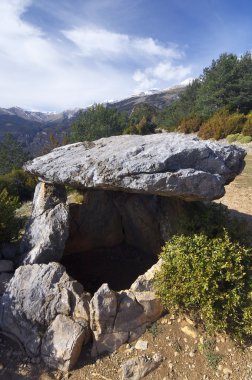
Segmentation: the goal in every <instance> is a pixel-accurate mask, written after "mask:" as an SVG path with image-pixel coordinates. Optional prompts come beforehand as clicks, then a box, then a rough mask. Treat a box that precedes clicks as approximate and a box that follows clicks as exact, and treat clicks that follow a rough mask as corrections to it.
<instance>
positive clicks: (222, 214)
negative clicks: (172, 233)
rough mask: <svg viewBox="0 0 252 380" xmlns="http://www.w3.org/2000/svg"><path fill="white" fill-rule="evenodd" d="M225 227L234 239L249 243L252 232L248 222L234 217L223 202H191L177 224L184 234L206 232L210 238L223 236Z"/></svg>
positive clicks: (178, 229)
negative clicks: (251, 232)
mask: <svg viewBox="0 0 252 380" xmlns="http://www.w3.org/2000/svg"><path fill="white" fill-rule="evenodd" d="M223 228H225V229H226V230H227V232H228V234H229V236H230V238H231V239H232V240H233V241H238V242H239V243H241V244H244V245H248V244H249V243H250V235H251V234H250V233H249V229H248V225H247V222H245V221H242V220H238V219H236V218H233V217H232V216H231V215H230V213H229V211H228V208H227V206H225V205H223V204H221V203H214V202H209V203H202V202H189V203H186V204H185V209H184V214H183V216H181V218H180V225H179V226H177V233H178V232H179V233H181V234H183V235H192V234H204V235H206V236H208V237H209V238H215V237H220V236H222V231H223Z"/></svg>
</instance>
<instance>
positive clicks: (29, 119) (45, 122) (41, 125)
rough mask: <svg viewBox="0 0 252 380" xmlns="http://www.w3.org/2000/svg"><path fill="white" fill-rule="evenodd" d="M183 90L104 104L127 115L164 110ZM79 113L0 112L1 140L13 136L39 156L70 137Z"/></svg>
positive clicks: (167, 90)
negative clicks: (140, 107)
mask: <svg viewBox="0 0 252 380" xmlns="http://www.w3.org/2000/svg"><path fill="white" fill-rule="evenodd" d="M184 88H185V87H183V86H176V87H173V88H170V89H166V90H162V91H157V90H151V91H148V92H147V93H141V94H138V95H133V96H131V97H129V98H126V99H123V100H119V101H113V102H105V103H104V105H105V106H106V107H110V108H114V109H117V110H118V111H120V112H127V113H128V114H130V112H131V111H132V110H133V108H134V107H135V106H136V105H137V104H140V103H147V104H150V105H152V106H155V107H157V108H159V109H162V108H164V107H167V106H169V105H170V104H171V103H172V102H173V101H174V100H176V99H177V98H178V97H179V95H180V94H181V93H182V92H183V90H184ZM80 110H83V111H85V109H80V108H76V109H73V110H65V111H63V112H59V113H56V112H34V111H26V110H24V109H22V108H20V107H11V108H0V140H1V139H2V138H3V136H4V135H5V134H6V133H11V134H12V135H14V136H15V137H16V138H17V139H18V140H19V141H20V142H21V143H22V144H23V146H24V147H25V148H26V149H27V150H28V151H29V152H30V153H31V154H32V155H33V154H37V153H39V150H40V149H41V147H42V146H44V145H46V143H48V141H49V136H50V135H51V134H53V135H54V136H55V137H56V138H62V137H63V136H64V135H65V134H67V133H68V131H69V128H70V126H71V124H72V123H73V122H74V120H75V119H76V118H77V117H78V114H79V112H80Z"/></svg>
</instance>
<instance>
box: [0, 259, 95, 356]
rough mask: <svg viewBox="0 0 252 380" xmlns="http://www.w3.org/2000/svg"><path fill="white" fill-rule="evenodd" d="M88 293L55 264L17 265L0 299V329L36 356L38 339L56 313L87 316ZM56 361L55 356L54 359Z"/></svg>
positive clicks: (73, 317) (39, 339) (38, 347)
mask: <svg viewBox="0 0 252 380" xmlns="http://www.w3.org/2000/svg"><path fill="white" fill-rule="evenodd" d="M89 300H90V296H89V294H87V293H84V291H83V287H82V285H81V284H79V283H78V282H77V281H73V280H71V279H70V278H69V276H68V275H67V273H66V272H65V268H64V267H63V266H62V265H60V264H57V263H50V264H47V265H46V264H40V265H38V264H34V265H25V266H21V267H19V268H18V269H17V270H16V271H15V275H14V277H13V278H12V280H11V281H10V282H9V284H8V286H7V288H6V291H5V293H4V294H3V296H2V299H1V302H0V328H2V329H3V330H5V331H7V332H10V333H12V334H13V335H15V336H16V337H17V338H18V339H19V340H20V342H21V343H22V344H23V345H24V347H25V349H26V351H27V353H28V355H30V356H38V355H40V346H41V339H42V337H43V334H44V333H45V332H46V330H47V329H48V327H49V326H50V325H51V323H52V322H53V321H54V320H55V318H56V317H57V315H59V314H60V315H65V316H67V317H71V318H72V319H76V322H81V321H84V322H85V321H87V320H88V318H89V306H88V303H89ZM55 360H56V359H55Z"/></svg>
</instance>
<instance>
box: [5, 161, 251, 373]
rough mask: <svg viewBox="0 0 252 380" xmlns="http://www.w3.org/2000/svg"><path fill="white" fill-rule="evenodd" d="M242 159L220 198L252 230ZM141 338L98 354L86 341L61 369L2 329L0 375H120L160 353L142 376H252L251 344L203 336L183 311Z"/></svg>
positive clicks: (247, 179)
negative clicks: (132, 362) (30, 353)
mask: <svg viewBox="0 0 252 380" xmlns="http://www.w3.org/2000/svg"><path fill="white" fill-rule="evenodd" d="M246 162H247V165H246V167H245V170H244V171H243V173H242V174H241V175H240V176H238V177H237V178H236V180H235V181H234V182H232V183H231V184H230V185H228V186H227V188H226V195H225V196H224V197H223V198H222V199H221V200H220V202H222V203H223V204H225V205H227V206H228V207H229V209H230V210H231V212H232V213H233V214H234V215H236V216H237V217H239V218H245V219H246V220H247V221H248V223H249V225H250V228H251V232H252V155H249V156H247V158H246ZM184 327H186V328H187V330H186V332H185V330H184ZM182 329H183V330H184V331H182ZM139 340H141V341H144V342H146V343H145V344H143V345H146V346H147V348H145V349H144V350H139V349H136V348H135V345H136V342H133V343H132V344H127V345H124V346H122V347H121V348H120V349H119V350H118V351H117V352H115V353H113V354H111V355H107V356H104V357H100V358H96V360H95V359H93V358H92V357H91V354H90V348H91V347H85V348H84V349H83V351H82V354H81V357H80V359H79V361H78V363H77V365H76V366H75V369H74V370H72V371H70V372H68V373H62V372H59V371H51V372H49V371H48V370H47V369H45V368H44V367H43V365H42V364H41V363H31V361H30V359H29V358H27V357H26V356H25V354H23V353H22V352H21V351H20V349H19V347H18V346H17V345H16V344H15V343H14V342H13V341H12V340H10V339H8V338H7V337H6V336H2V335H1V334H0V379H3V380H25V379H28V380H54V379H57V380H61V379H62V380H63V379H71V380H120V379H121V374H120V368H121V364H122V363H123V362H124V361H125V360H127V359H129V358H134V357H139V356H144V355H145V356H148V357H152V356H153V355H154V354H160V355H161V356H162V358H163V361H162V363H161V364H160V366H159V367H158V368H157V369H156V370H155V371H153V372H151V373H150V374H149V375H147V376H146V377H145V378H144V379H146V380H170V379H173V380H215V379H231V380H251V379H252V345H251V346H248V347H246V348H241V347H239V346H238V345H236V343H235V342H233V341H231V340H230V339H229V338H228V337H227V336H225V335H221V336H215V337H207V336H205V334H204V333H203V332H202V331H201V329H200V328H199V327H198V326H195V325H193V322H192V321H191V320H190V319H188V318H187V317H186V316H183V315H182V316H176V317H175V316H173V315H169V314H167V315H164V316H163V317H162V318H161V319H160V320H159V321H157V322H156V323H154V324H153V325H152V326H150V328H149V329H148V330H147V331H146V332H145V334H144V335H143V336H142V337H141V338H140V339H139Z"/></svg>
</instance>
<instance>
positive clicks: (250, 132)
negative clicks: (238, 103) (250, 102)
mask: <svg viewBox="0 0 252 380" xmlns="http://www.w3.org/2000/svg"><path fill="white" fill-rule="evenodd" d="M242 134H243V135H244V136H250V137H252V112H250V113H249V114H248V115H247V120H246V123H245V124H244V127H243V130H242Z"/></svg>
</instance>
